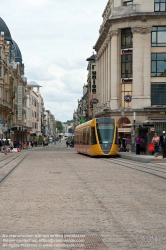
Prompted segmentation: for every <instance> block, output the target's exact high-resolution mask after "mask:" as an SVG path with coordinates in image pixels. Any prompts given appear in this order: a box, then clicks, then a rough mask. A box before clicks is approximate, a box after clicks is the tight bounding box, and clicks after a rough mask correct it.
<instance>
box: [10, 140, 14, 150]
mask: <svg viewBox="0 0 166 250" xmlns="http://www.w3.org/2000/svg"><path fill="white" fill-rule="evenodd" d="M9 147H10V149H11V150H13V147H14V144H13V140H11V141H10V143H9Z"/></svg>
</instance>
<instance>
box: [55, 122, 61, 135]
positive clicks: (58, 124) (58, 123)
mask: <svg viewBox="0 0 166 250" xmlns="http://www.w3.org/2000/svg"><path fill="white" fill-rule="evenodd" d="M56 127H57V129H58V130H59V133H62V132H63V126H62V123H61V122H60V121H57V122H56Z"/></svg>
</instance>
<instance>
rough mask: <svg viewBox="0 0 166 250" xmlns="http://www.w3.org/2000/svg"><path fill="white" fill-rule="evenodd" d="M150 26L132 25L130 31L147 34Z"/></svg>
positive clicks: (150, 29)
mask: <svg viewBox="0 0 166 250" xmlns="http://www.w3.org/2000/svg"><path fill="white" fill-rule="evenodd" d="M151 31H152V27H133V28H132V32H133V34H134V33H139V34H148V33H151Z"/></svg>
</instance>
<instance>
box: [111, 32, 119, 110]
mask: <svg viewBox="0 0 166 250" xmlns="http://www.w3.org/2000/svg"><path fill="white" fill-rule="evenodd" d="M118 33H119V32H118V30H113V31H111V109H113V110H114V109H118V107H119V98H118V97H119V93H118V84H119V77H118V76H119V72H118V68H119V67H118V63H119V60H118V55H119V51H118V50H119V48H118Z"/></svg>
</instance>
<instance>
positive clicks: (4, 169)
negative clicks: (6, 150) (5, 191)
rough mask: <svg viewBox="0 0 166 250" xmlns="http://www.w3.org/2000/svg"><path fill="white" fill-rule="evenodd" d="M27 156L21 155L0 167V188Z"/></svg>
mask: <svg viewBox="0 0 166 250" xmlns="http://www.w3.org/2000/svg"><path fill="white" fill-rule="evenodd" d="M28 155H29V154H21V155H19V156H16V157H14V158H12V160H10V161H8V162H6V163H5V164H3V165H1V166H0V186H2V185H3V183H4V182H5V181H6V180H7V178H8V177H9V176H10V175H11V174H12V173H13V172H14V170H16V168H17V167H19V165H20V164H21V163H22V162H23V161H24V160H25V158H26V157H27V156H28ZM8 158H10V157H8Z"/></svg>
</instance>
